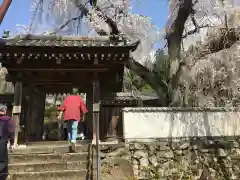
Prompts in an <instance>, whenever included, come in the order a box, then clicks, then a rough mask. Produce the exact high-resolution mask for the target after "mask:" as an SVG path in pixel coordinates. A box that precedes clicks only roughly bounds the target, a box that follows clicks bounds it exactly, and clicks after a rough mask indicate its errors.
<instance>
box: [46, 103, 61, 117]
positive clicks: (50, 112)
mask: <svg viewBox="0 0 240 180" xmlns="http://www.w3.org/2000/svg"><path fill="white" fill-rule="evenodd" d="M57 114H58V109H57V107H56V106H53V105H50V104H48V103H46V109H45V113H44V117H47V118H51V117H53V116H57Z"/></svg>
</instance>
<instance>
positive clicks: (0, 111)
mask: <svg viewBox="0 0 240 180" xmlns="http://www.w3.org/2000/svg"><path fill="white" fill-rule="evenodd" d="M6 114H7V106H6V105H4V104H0V116H1V115H6Z"/></svg>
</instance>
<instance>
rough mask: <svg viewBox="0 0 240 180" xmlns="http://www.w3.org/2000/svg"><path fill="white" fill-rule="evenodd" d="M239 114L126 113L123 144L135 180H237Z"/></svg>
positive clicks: (154, 110)
mask: <svg viewBox="0 0 240 180" xmlns="http://www.w3.org/2000/svg"><path fill="white" fill-rule="evenodd" d="M239 112H240V111H238V109H221V108H220V109H219V108H214V109H198V108H197V109H196V108H195V109H179V108H171V109H170V108H126V109H124V111H123V118H124V119H123V126H124V139H125V143H126V149H127V151H128V152H129V157H128V158H129V161H130V162H131V163H132V167H133V172H134V175H135V177H137V178H138V179H149V180H150V179H151V180H167V179H169V180H175V179H176V180H179V179H189V180H190V179H191V180H199V179H200V180H207V178H206V177H208V180H210V179H212V180H233V179H240V119H239V115H240V114H239Z"/></svg>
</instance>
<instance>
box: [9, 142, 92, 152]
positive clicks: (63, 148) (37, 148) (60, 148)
mask: <svg viewBox="0 0 240 180" xmlns="http://www.w3.org/2000/svg"><path fill="white" fill-rule="evenodd" d="M89 146H90V145H89V144H85V145H77V147H76V152H88V149H89ZM68 151H69V149H68V146H67V145H54V146H48V145H32V146H27V147H26V148H16V149H14V150H13V151H12V152H10V153H9V154H46V153H49V154H50V153H67V152H68Z"/></svg>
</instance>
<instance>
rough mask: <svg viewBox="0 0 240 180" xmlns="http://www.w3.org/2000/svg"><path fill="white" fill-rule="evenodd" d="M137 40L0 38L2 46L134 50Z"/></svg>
mask: <svg viewBox="0 0 240 180" xmlns="http://www.w3.org/2000/svg"><path fill="white" fill-rule="evenodd" d="M138 44H139V41H137V42H134V43H132V42H127V43H126V42H124V41H122V40H119V41H112V40H111V38H110V37H109V36H99V37H80V36H44V35H31V34H28V35H17V36H15V37H11V38H2V39H0V48H1V47H3V46H33V47H35V46H36V47H42V46H50V47H129V48H133V51H134V50H135V49H136V48H137V46H138Z"/></svg>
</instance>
